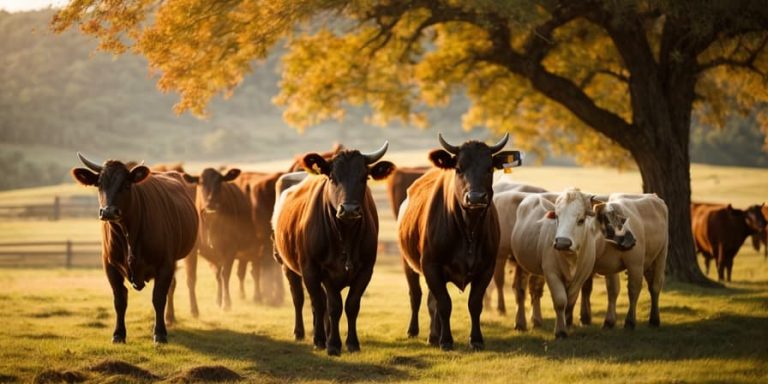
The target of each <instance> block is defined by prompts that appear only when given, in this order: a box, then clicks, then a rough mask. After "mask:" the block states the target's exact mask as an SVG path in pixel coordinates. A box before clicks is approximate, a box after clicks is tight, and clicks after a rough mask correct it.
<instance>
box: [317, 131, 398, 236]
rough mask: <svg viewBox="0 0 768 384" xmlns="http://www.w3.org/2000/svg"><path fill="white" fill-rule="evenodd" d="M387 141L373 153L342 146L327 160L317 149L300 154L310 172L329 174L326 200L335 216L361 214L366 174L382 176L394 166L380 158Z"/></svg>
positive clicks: (351, 217)
mask: <svg viewBox="0 0 768 384" xmlns="http://www.w3.org/2000/svg"><path fill="white" fill-rule="evenodd" d="M388 147H389V142H385V143H384V145H383V146H382V147H381V148H379V149H378V150H377V151H375V152H372V153H361V152H360V151H357V150H349V149H344V150H341V151H340V152H338V153H337V154H336V155H334V156H333V158H331V159H330V160H326V159H325V158H323V156H321V155H320V154H317V153H308V154H306V155H304V158H302V165H303V166H304V169H306V170H307V172H309V173H313V174H320V175H324V176H326V177H327V178H328V180H329V181H330V183H328V185H329V188H326V196H325V198H326V199H327V200H326V201H327V202H328V203H329V204H331V206H332V207H333V208H334V209H335V210H336V218H338V219H340V220H344V221H352V220H359V219H360V218H361V217H362V215H363V208H362V204H363V200H364V198H365V191H366V185H367V181H368V177H369V176H370V177H371V178H373V179H374V180H381V179H384V178H386V177H387V176H389V174H390V173H392V171H394V170H395V165H394V164H392V163H391V162H389V161H379V160H380V159H381V158H382V157H383V156H384V154H385V153H386V152H387V148H388Z"/></svg>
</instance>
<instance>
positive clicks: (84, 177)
mask: <svg viewBox="0 0 768 384" xmlns="http://www.w3.org/2000/svg"><path fill="white" fill-rule="evenodd" d="M72 177H74V178H75V180H77V182H78V183H80V184H82V185H89V186H93V185H96V184H97V183H98V182H99V175H98V174H95V173H93V172H91V170H89V169H85V168H72Z"/></svg>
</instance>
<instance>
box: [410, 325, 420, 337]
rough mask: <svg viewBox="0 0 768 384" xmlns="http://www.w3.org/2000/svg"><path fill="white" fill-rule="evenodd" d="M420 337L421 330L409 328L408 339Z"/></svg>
mask: <svg viewBox="0 0 768 384" xmlns="http://www.w3.org/2000/svg"><path fill="white" fill-rule="evenodd" d="M417 336H419V329H418V328H408V338H409V339H412V338H414V337H417Z"/></svg>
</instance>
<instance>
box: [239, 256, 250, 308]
mask: <svg viewBox="0 0 768 384" xmlns="http://www.w3.org/2000/svg"><path fill="white" fill-rule="evenodd" d="M247 269H248V261H247V260H237V280H238V281H239V282H240V287H239V288H240V299H245V272H246V270H247Z"/></svg>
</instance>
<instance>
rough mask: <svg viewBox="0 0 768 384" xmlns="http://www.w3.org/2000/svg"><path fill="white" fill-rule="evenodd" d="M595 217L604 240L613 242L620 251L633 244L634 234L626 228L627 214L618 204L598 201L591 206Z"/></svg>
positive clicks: (627, 248) (629, 247) (634, 241)
mask: <svg viewBox="0 0 768 384" xmlns="http://www.w3.org/2000/svg"><path fill="white" fill-rule="evenodd" d="M592 209H593V210H594V211H595V215H596V216H595V217H597V222H598V224H599V225H600V230H601V231H602V233H603V236H605V240H606V241H608V242H610V243H613V244H614V245H616V247H617V248H619V249H620V250H622V251H627V250H630V249H632V247H634V246H635V243H636V240H635V235H634V234H633V233H632V231H631V230H629V228H627V225H626V224H627V220H628V219H627V216H625V215H624V212H622V209H621V207H620V206H618V205H616V204H610V203H607V204H606V203H599V204H596V205H593V206H592Z"/></svg>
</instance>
